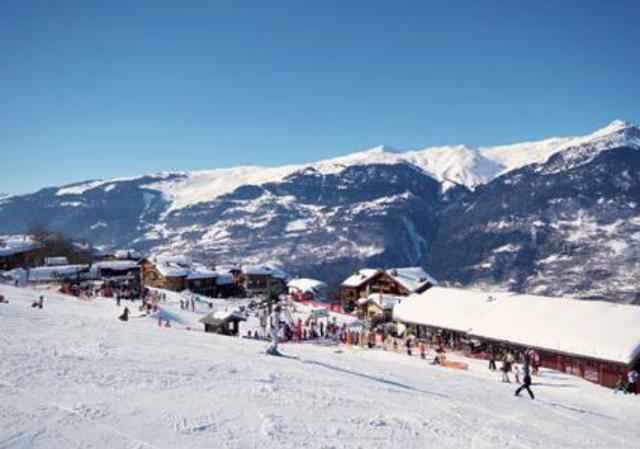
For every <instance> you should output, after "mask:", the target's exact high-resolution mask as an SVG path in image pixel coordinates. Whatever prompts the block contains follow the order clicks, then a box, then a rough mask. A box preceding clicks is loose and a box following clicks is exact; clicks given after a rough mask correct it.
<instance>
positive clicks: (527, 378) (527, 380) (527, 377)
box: [516, 355, 536, 399]
mask: <svg viewBox="0 0 640 449" xmlns="http://www.w3.org/2000/svg"><path fill="white" fill-rule="evenodd" d="M522 372H523V374H524V379H523V381H524V382H523V383H522V385H520V386H519V387H518V389H517V390H516V396H520V392H521V391H522V390H527V391H528V392H529V396H531V399H535V398H536V397H535V396H534V394H533V391H531V359H530V356H529V355H525V357H524V364H523V365H522Z"/></svg>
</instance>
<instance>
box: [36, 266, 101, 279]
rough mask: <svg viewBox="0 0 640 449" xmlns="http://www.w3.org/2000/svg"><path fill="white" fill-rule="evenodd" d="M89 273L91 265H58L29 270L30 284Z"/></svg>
mask: <svg viewBox="0 0 640 449" xmlns="http://www.w3.org/2000/svg"><path fill="white" fill-rule="evenodd" d="M89 272H90V267H89V265H58V266H53V267H36V268H30V269H29V270H28V273H29V281H30V282H45V281H54V280H60V279H63V278H65V277H73V276H76V275H82V274H83V273H89Z"/></svg>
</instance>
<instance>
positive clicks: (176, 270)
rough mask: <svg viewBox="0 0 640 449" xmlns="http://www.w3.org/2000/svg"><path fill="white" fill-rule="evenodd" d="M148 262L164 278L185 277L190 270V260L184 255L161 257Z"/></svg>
mask: <svg viewBox="0 0 640 449" xmlns="http://www.w3.org/2000/svg"><path fill="white" fill-rule="evenodd" d="M150 260H151V262H152V263H153V264H154V265H155V267H156V269H157V270H158V272H160V274H161V275H163V276H165V277H186V276H187V275H188V274H189V272H190V270H191V259H190V258H189V257H187V256H184V255H161V256H155V257H152V258H151V259H150Z"/></svg>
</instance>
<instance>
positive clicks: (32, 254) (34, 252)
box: [0, 235, 42, 271]
mask: <svg viewBox="0 0 640 449" xmlns="http://www.w3.org/2000/svg"><path fill="white" fill-rule="evenodd" d="M41 262H42V258H41V257H40V255H39V251H38V244H37V243H36V242H34V241H33V240H31V239H30V238H29V237H28V236H22V235H20V236H15V235H11V236H0V271H8V270H13V269H14V268H27V267H35V266H37V265H39V264H40V263H41Z"/></svg>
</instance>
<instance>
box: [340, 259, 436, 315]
mask: <svg viewBox="0 0 640 449" xmlns="http://www.w3.org/2000/svg"><path fill="white" fill-rule="evenodd" d="M436 284H437V281H436V280H435V279H434V278H432V277H431V276H430V275H429V274H428V273H427V272H426V271H425V270H424V269H423V268H421V267H406V268H391V269H388V270H383V269H372V268H363V269H361V270H359V271H357V272H355V273H354V274H352V275H351V276H349V277H348V278H347V279H345V280H344V281H343V282H342V284H341V285H340V299H341V301H342V304H343V306H344V307H345V308H347V309H351V310H353V309H354V308H356V307H357V305H358V301H359V300H360V299H362V298H368V297H369V295H371V294H372V293H380V294H384V295H394V296H407V295H410V294H412V293H422V292H424V291H425V290H427V289H428V288H430V287H431V286H433V285H436Z"/></svg>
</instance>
